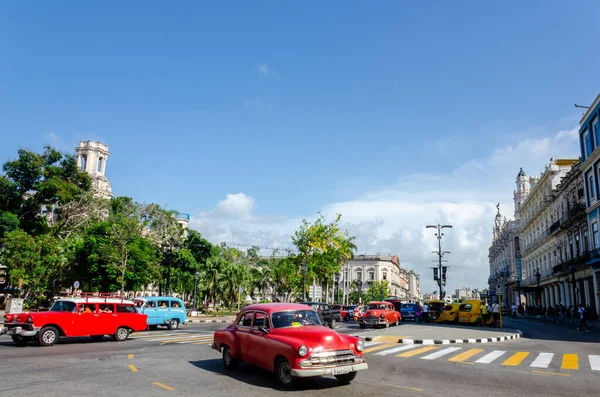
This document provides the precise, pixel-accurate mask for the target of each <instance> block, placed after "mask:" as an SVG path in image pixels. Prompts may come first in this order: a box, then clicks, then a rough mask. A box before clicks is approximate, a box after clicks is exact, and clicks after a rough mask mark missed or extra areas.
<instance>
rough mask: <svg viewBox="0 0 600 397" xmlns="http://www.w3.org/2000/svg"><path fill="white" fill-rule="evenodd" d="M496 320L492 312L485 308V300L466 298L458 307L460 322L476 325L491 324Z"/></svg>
mask: <svg viewBox="0 0 600 397" xmlns="http://www.w3.org/2000/svg"><path fill="white" fill-rule="evenodd" d="M493 321H494V319H493V318H492V315H491V313H487V310H485V302H484V301H482V300H477V299H471V300H466V301H464V302H463V303H461V305H460V306H459V307H458V322H459V323H464V324H474V325H480V326H482V325H489V324H491V323H492V322H493Z"/></svg>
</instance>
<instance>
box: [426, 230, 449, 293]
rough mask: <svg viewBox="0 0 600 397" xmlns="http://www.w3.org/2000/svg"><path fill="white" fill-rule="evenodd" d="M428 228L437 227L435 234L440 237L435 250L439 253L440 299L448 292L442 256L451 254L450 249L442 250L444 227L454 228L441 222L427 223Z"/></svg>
mask: <svg viewBox="0 0 600 397" xmlns="http://www.w3.org/2000/svg"><path fill="white" fill-rule="evenodd" d="M425 228H426V229H437V233H436V234H435V235H436V236H437V239H438V250H437V252H436V251H433V253H436V254H437V255H438V286H439V287H440V299H444V296H445V295H446V293H445V292H444V284H445V281H446V277H445V274H444V275H442V256H444V254H449V253H450V252H449V251H442V236H443V235H444V233H442V229H452V225H440V224H439V223H438V224H437V225H427V226H425Z"/></svg>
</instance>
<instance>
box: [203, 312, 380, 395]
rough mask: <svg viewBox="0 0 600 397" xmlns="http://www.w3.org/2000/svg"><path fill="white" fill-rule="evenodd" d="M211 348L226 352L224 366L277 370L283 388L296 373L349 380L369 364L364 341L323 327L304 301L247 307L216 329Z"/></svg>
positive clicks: (276, 374)
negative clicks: (244, 364) (224, 325)
mask: <svg viewBox="0 0 600 397" xmlns="http://www.w3.org/2000/svg"><path fill="white" fill-rule="evenodd" d="M212 348H213V349H215V350H217V351H218V352H219V353H222V356H223V365H224V366H225V368H226V369H234V368H236V366H237V364H238V361H240V360H241V361H246V362H248V363H250V364H253V365H256V366H259V367H261V368H264V369H266V370H268V371H271V372H274V373H275V377H276V379H277V382H278V383H279V384H280V385H281V386H283V387H284V388H291V387H293V386H294V385H295V384H296V382H297V380H298V378H305V377H314V376H322V375H333V376H335V377H336V378H337V380H338V381H339V382H341V383H350V382H351V381H352V380H353V379H354V378H355V377H356V374H357V371H361V370H365V369H367V368H368V366H367V363H366V362H365V361H364V359H363V354H362V351H363V349H364V343H363V342H362V341H361V340H360V339H359V338H357V337H354V336H350V335H343V334H338V333H337V332H335V331H334V330H330V329H327V328H325V327H322V326H321V322H320V319H319V316H318V314H317V312H316V311H315V310H314V309H312V308H311V307H308V306H306V305H304V304H294V303H265V304H254V305H250V306H246V307H245V308H244V309H242V310H241V311H240V313H238V315H237V317H236V319H235V321H234V323H233V324H231V325H229V326H228V327H227V328H225V329H223V330H220V331H216V332H215V334H214V341H213V344H212Z"/></svg>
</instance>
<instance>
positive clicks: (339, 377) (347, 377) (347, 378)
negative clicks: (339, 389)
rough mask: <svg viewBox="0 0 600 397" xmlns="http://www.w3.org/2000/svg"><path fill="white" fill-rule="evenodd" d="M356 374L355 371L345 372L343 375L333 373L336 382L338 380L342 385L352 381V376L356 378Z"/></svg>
mask: <svg viewBox="0 0 600 397" xmlns="http://www.w3.org/2000/svg"><path fill="white" fill-rule="evenodd" d="M356 374H357V372H356V371H354V372H349V373H347V374H344V375H335V378H336V379H337V380H338V382H340V383H341V384H343V385H347V384H349V383H350V382H352V381H353V380H354V378H356Z"/></svg>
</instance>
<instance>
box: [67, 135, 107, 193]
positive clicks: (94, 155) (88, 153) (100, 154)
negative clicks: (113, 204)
mask: <svg viewBox="0 0 600 397" xmlns="http://www.w3.org/2000/svg"><path fill="white" fill-rule="evenodd" d="M76 150H77V166H78V167H79V168H81V170H82V171H85V172H87V173H88V174H89V175H90V178H91V179H92V189H94V191H95V192H96V194H98V195H99V196H101V197H104V198H111V197H112V196H113V192H112V186H111V184H110V182H109V181H108V178H106V160H107V159H108V156H110V153H109V152H108V146H106V145H105V144H103V143H102V142H94V141H80V142H79V145H77V148H76Z"/></svg>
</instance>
